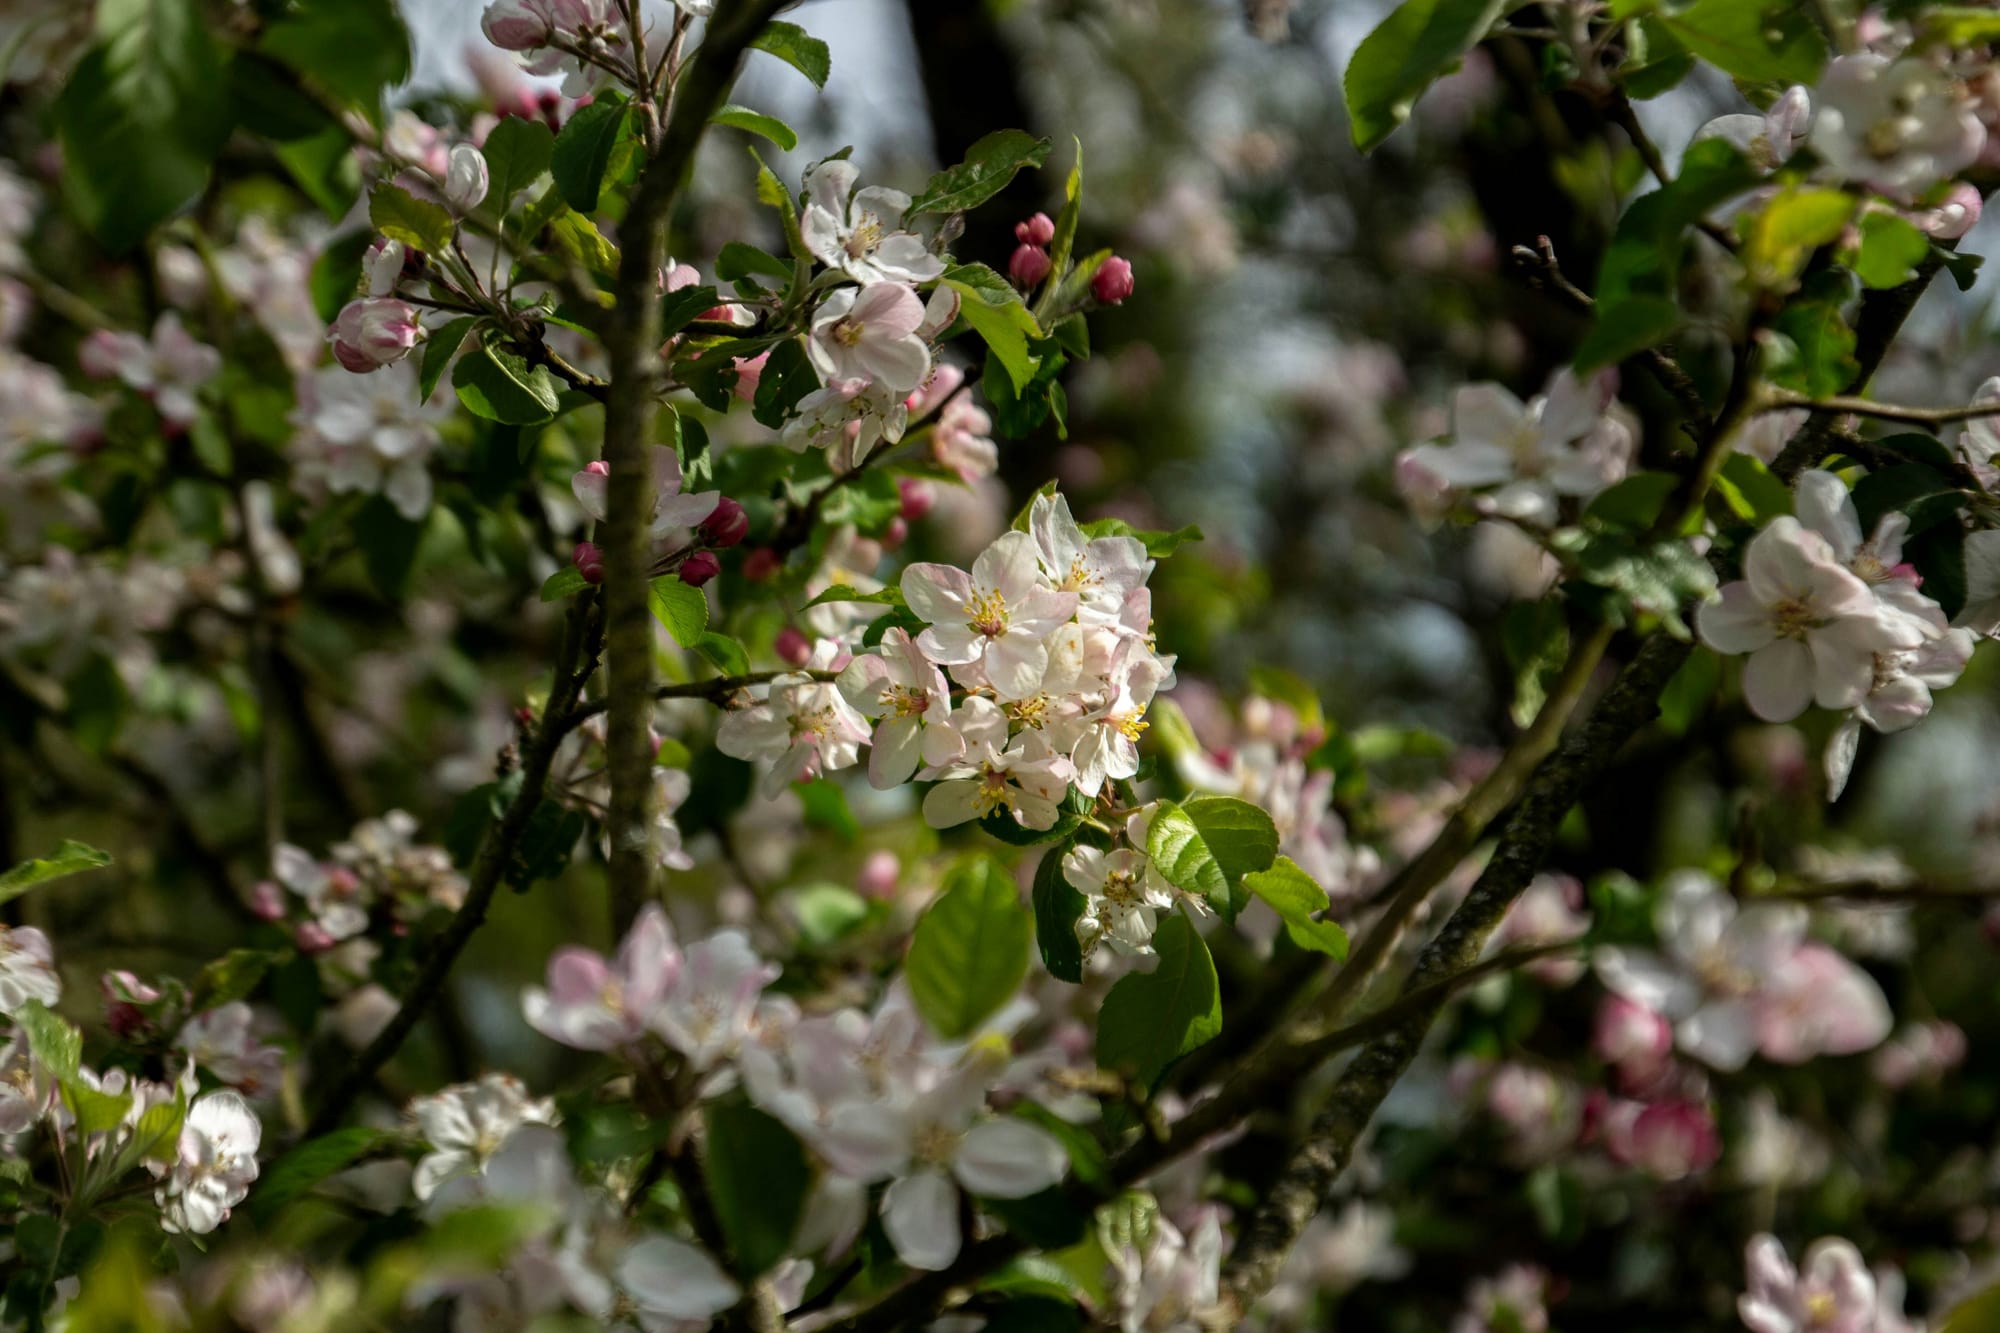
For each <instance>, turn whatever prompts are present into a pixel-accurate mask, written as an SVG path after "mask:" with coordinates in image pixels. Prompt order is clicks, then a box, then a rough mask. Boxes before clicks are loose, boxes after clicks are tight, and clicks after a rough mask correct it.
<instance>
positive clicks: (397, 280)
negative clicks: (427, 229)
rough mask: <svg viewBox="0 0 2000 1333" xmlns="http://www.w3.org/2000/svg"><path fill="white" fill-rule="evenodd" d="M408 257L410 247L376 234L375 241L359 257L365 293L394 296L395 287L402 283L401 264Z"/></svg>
mask: <svg viewBox="0 0 2000 1333" xmlns="http://www.w3.org/2000/svg"><path fill="white" fill-rule="evenodd" d="M409 257H410V248H409V247H408V246H406V245H404V244H403V243H402V242H401V241H392V240H390V239H389V238H388V237H387V236H377V237H376V238H375V243H374V244H373V245H370V246H369V247H368V253H367V254H365V255H363V256H362V257H361V275H362V277H363V279H364V280H365V283H366V289H367V294H368V295H370V296H394V295H395V294H396V288H397V287H398V286H399V285H400V284H401V283H402V280H403V266H404V264H406V263H407V262H408V261H409Z"/></svg>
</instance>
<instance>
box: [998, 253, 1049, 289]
mask: <svg viewBox="0 0 2000 1333" xmlns="http://www.w3.org/2000/svg"><path fill="white" fill-rule="evenodd" d="M1050 265H1051V261H1050V259H1049V252H1048V251H1046V250H1044V249H1042V247H1041V246H1039V245H1022V246H1017V247H1015V250H1014V254H1013V257H1012V258H1010V259H1009V260H1008V261H1007V276H1008V278H1010V279H1011V280H1012V281H1013V283H1014V285H1015V286H1016V287H1019V288H1021V289H1022V290H1023V291H1025V290H1027V289H1028V288H1030V287H1033V286H1036V285H1037V284H1039V283H1040V282H1041V280H1042V279H1043V278H1046V277H1048V276H1049V268H1050Z"/></svg>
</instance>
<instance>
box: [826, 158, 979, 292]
mask: <svg viewBox="0 0 2000 1333" xmlns="http://www.w3.org/2000/svg"><path fill="white" fill-rule="evenodd" d="M859 176H860V173H859V172H858V171H856V170H855V167H854V164H853V163H852V162H848V161H846V160H844V159H835V160H829V161H825V162H821V163H820V164H819V165H817V166H815V167H814V168H813V169H812V170H811V171H809V172H808V173H806V208H805V212H804V213H803V214H801V215H800V217H799V232H800V234H801V235H803V236H804V237H805V242H806V248H807V249H808V250H810V251H812V254H813V257H814V258H815V259H817V260H819V262H820V263H822V264H825V265H826V266H827V267H828V268H832V269H838V270H840V271H841V272H842V273H845V274H846V275H847V276H848V277H850V278H853V279H854V280H855V281H856V282H858V283H861V284H862V285H863V286H866V285H868V284H870V283H877V282H902V283H920V282H929V281H930V280H931V279H933V278H936V277H938V276H940V275H941V274H942V273H943V272H944V261H943V260H942V259H939V258H938V257H937V256H936V255H934V254H932V253H931V252H930V251H929V250H928V249H927V248H926V247H925V245H924V242H923V238H922V237H921V236H918V235H917V234H916V233H915V232H909V231H903V230H901V229H900V228H899V227H898V226H897V224H898V223H899V222H900V221H901V220H902V216H903V214H904V213H906V212H908V211H909V208H910V196H908V195H907V194H904V193H903V192H902V191H901V190H891V189H886V188H884V187H883V186H880V185H870V186H868V187H866V188H865V189H861V190H856V189H855V188H854V184H855V181H856V180H857V179H858V178H859Z"/></svg>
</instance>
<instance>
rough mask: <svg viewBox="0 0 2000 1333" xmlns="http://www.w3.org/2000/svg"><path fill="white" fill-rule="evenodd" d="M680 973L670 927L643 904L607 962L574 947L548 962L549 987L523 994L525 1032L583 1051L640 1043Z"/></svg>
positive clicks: (660, 912) (654, 905)
mask: <svg viewBox="0 0 2000 1333" xmlns="http://www.w3.org/2000/svg"><path fill="white" fill-rule="evenodd" d="M680 966H681V956H680V951H679V950H678V949H676V948H675V947H674V936H673V928H672V927H671V926H669V925H668V924H667V915H666V912H665V911H664V910H662V909H661V907H660V905H659V904H658V903H648V904H647V905H646V907H645V908H644V910H642V911H641V912H640V913H639V916H638V919H637V920H635V921H634V922H633V923H632V928H631V929H630V930H628V931H626V932H625V939H624V942H623V943H621V944H620V945H619V946H618V956H617V958H616V959H615V960H611V961H607V960H606V959H605V957H604V955H602V954H600V953H597V952H595V951H594V950H590V949H585V948H580V947H578V946H575V945H571V946H566V947H564V948H561V949H558V950H556V951H555V953H553V954H551V955H550V956H549V967H548V986H547V988H546V989H545V988H543V987H540V986H530V987H529V988H528V989H527V990H525V991H524V992H522V995H521V1008H522V1011H523V1013H524V1014H525V1015H526V1017H527V1020H528V1026H529V1027H531V1028H533V1029H534V1030H535V1031H537V1032H539V1033H541V1034H542V1035H543V1036H545V1037H547V1038H549V1039H550V1040H551V1041H559V1042H561V1043H562V1044H563V1045H565V1046H574V1047H575V1048H577V1049H578V1050H582V1051H611V1050H616V1049H618V1048H619V1047H621V1046H628V1045H630V1044H631V1043H633V1042H635V1041H637V1040H639V1038H640V1037H642V1036H644V1035H645V1033H646V1031H647V1030H648V1027H649V1024H650V1022H651V1019H652V1016H653V1013H654V1011H655V1009H656V1008H657V1007H658V1006H659V1004H660V1002H661V1001H662V1000H664V999H665V998H666V994H667V991H668V989H669V988H670V987H671V986H672V985H673V982H674V978H675V976H676V975H677V974H678V973H679V971H680Z"/></svg>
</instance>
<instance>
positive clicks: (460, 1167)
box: [409, 1074, 556, 1201]
mask: <svg viewBox="0 0 2000 1333" xmlns="http://www.w3.org/2000/svg"><path fill="white" fill-rule="evenodd" d="M409 1115H410V1118H411V1119H412V1120H414V1121H415V1122H416V1127H417V1132H418V1133H419V1134H421V1135H422V1136H423V1139H424V1142H425V1143H426V1144H427V1145H428V1146H429V1147H430V1149H431V1151H430V1152H428V1153H426V1154H425V1155H424V1156H423V1157H421V1158H419V1159H418V1161H417V1169H416V1174H415V1176H414V1177H413V1178H412V1179H411V1182H410V1186H411V1188H412V1189H413V1190H415V1191H416V1195H417V1198H418V1199H420V1200H425V1201H428V1200H429V1199H430V1198H431V1196H432V1195H433V1194H435V1193H437V1192H438V1190H439V1189H440V1188H441V1187H442V1186H443V1185H445V1184H446V1182H448V1181H450V1180H452V1179H454V1178H455V1177H458V1176H463V1175H468V1174H476V1173H478V1172H481V1171H483V1170H484V1168H485V1167H486V1165H487V1163H488V1162H489V1161H490V1160H491V1159H492V1157H493V1155H494V1153H495V1152H497V1151H498V1150H499V1148H500V1145H501V1144H502V1143H504V1142H505V1141H506V1139H507V1136H508V1135H509V1134H511V1133H513V1132H514V1131H515V1130H516V1129H518V1128H520V1127H521V1126H522V1125H524V1124H530V1123H533V1124H541V1125H553V1124H555V1123H556V1109H555V1103H554V1102H553V1101H547V1100H543V1101H536V1100H533V1099H531V1098H530V1097H529V1096H528V1090H527V1088H526V1087H525V1086H523V1085H522V1083H521V1080H519V1079H517V1078H515V1077H514V1076H513V1075H512V1074H487V1075H485V1076H483V1077H481V1078H480V1079H479V1080H478V1081H477V1082H474V1083H459V1084H455V1085H454V1086H452V1087H449V1088H445V1089H443V1090H442V1091H440V1092H435V1093H432V1094H430V1095H429V1096H425V1097H418V1098H416V1099H415V1100H414V1101H412V1102H411V1103H410V1107H409Z"/></svg>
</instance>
